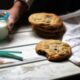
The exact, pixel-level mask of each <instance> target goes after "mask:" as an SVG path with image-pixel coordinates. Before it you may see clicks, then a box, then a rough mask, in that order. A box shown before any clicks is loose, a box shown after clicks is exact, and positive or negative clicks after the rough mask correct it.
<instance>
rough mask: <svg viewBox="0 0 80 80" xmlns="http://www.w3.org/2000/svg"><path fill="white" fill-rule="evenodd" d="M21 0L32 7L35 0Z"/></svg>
mask: <svg viewBox="0 0 80 80" xmlns="http://www.w3.org/2000/svg"><path fill="white" fill-rule="evenodd" d="M15 1H17V0H15ZM19 1H22V2H25V3H26V4H27V5H28V7H29V8H30V6H31V4H32V3H33V1H34V0H19Z"/></svg>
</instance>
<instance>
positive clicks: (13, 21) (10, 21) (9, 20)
mask: <svg viewBox="0 0 80 80" xmlns="http://www.w3.org/2000/svg"><path fill="white" fill-rule="evenodd" d="M14 24H15V19H14V18H13V16H12V15H10V16H9V18H8V29H9V31H11V30H12V28H13V26H14Z"/></svg>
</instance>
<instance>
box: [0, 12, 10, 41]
mask: <svg viewBox="0 0 80 80" xmlns="http://www.w3.org/2000/svg"><path fill="white" fill-rule="evenodd" d="M8 17H9V13H8V12H7V11H6V10H0V40H4V39H6V38H7V36H8V32H9V30H8V28H7V26H8Z"/></svg>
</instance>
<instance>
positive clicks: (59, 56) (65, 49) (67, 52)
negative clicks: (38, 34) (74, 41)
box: [36, 39, 72, 61]
mask: <svg viewBox="0 0 80 80" xmlns="http://www.w3.org/2000/svg"><path fill="white" fill-rule="evenodd" d="M36 52H37V53H38V54H40V55H45V56H46V57H47V58H48V60H50V61H63V60H65V59H68V58H69V57H70V56H71V54H72V51H71V47H70V45H69V44H67V43H64V42H62V41H60V40H53V39H48V40H43V41H41V42H39V43H38V44H37V45H36Z"/></svg>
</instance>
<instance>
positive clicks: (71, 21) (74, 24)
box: [61, 10, 80, 66]
mask: <svg viewBox="0 0 80 80" xmlns="http://www.w3.org/2000/svg"><path fill="white" fill-rule="evenodd" d="M61 18H62V19H63V21H64V25H65V26H66V32H65V34H64V36H63V38H62V41H64V42H67V43H69V44H70V46H71V47H72V56H71V57H70V58H69V60H70V61H71V62H73V63H74V64H76V65H78V66H80V10H78V11H76V12H74V13H70V14H67V15H63V16H61Z"/></svg>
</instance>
